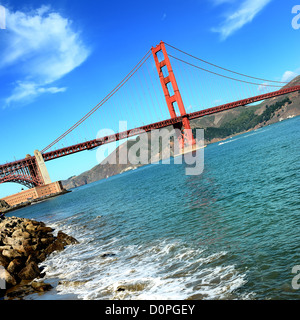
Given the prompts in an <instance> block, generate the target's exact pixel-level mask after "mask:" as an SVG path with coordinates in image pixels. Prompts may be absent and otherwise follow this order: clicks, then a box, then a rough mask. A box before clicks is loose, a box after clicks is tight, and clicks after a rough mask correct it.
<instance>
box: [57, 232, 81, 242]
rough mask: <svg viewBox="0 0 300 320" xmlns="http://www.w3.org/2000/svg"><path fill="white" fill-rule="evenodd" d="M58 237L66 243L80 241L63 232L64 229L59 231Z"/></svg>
mask: <svg viewBox="0 0 300 320" xmlns="http://www.w3.org/2000/svg"><path fill="white" fill-rule="evenodd" d="M57 239H58V240H60V241H61V242H62V243H63V244H64V245H70V244H76V243H78V241H77V240H76V239H75V238H73V237H71V236H68V235H67V234H65V233H63V232H62V231H58V233H57Z"/></svg>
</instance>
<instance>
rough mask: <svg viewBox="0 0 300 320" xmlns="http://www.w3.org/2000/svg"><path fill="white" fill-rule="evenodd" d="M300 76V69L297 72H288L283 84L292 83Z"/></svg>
mask: <svg viewBox="0 0 300 320" xmlns="http://www.w3.org/2000/svg"><path fill="white" fill-rule="evenodd" d="M299 74H300V68H299V69H297V70H295V71H286V72H285V73H284V74H283V75H282V78H281V81H283V82H289V81H292V80H293V79H294V78H296V77H297V76H299Z"/></svg>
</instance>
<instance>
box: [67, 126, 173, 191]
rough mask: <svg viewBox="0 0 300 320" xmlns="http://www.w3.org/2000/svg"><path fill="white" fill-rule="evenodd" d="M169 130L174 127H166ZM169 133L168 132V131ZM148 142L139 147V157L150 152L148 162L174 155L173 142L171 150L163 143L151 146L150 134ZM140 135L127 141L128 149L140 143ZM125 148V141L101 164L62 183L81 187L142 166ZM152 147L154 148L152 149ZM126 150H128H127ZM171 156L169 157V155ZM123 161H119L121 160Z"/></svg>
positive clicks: (68, 186) (147, 137)
mask: <svg viewBox="0 0 300 320" xmlns="http://www.w3.org/2000/svg"><path fill="white" fill-rule="evenodd" d="M166 129H168V130H170V129H172V128H170V127H169V128H166ZM166 133H167V132H166ZM164 136H165V135H164V134H163V135H162V137H164ZM146 139H147V141H146V143H140V144H139V149H140V151H139V152H137V156H138V157H139V156H140V154H139V153H142V154H148V157H147V161H148V163H150V162H152V163H154V162H157V161H159V160H162V159H164V158H167V155H169V154H171V156H173V150H172V145H173V143H172V142H171V144H170V145H171V151H170V150H169V149H168V148H164V149H162V145H159V146H158V150H154V148H153V146H151V136H150V134H147V135H146ZM139 140H140V137H137V138H136V140H135V139H134V140H128V141H127V150H131V148H132V147H133V146H134V145H135V144H136V143H139ZM124 148H126V144H125V143H123V144H122V145H120V146H119V147H118V148H117V149H116V150H115V151H114V152H112V153H111V154H110V155H109V156H108V157H107V158H105V159H104V160H103V161H102V162H101V163H100V164H98V165H96V166H95V167H94V168H92V169H91V170H88V171H86V172H83V173H82V174H80V175H78V176H73V177H70V178H69V179H67V180H64V181H62V184H63V186H64V188H65V189H72V188H75V187H79V186H82V185H85V184H88V183H92V182H95V181H98V180H102V179H106V178H108V177H112V176H114V175H117V174H121V173H123V172H126V171H129V170H134V169H136V168H139V167H141V166H142V165H141V164H134V165H133V164H131V163H130V161H129V160H128V156H127V153H128V152H124V153H122V151H124ZM151 148H152V149H151ZM125 151H126V150H125ZM122 154H126V158H125V159H124V158H123V157H122ZM168 158H169V157H168ZM120 159H121V160H122V161H119V160H120ZM120 162H121V163H126V164H120ZM111 163H116V164H111Z"/></svg>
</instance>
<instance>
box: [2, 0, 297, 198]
mask: <svg viewBox="0 0 300 320" xmlns="http://www.w3.org/2000/svg"><path fill="white" fill-rule="evenodd" d="M0 4H1V5H2V6H3V7H4V8H5V27H6V28H5V29H0V112H1V127H0V132H1V137H2V139H1V154H0V163H5V162H10V161H13V160H15V159H21V158H24V156H25V155H26V154H28V153H29V154H33V151H34V150H35V149H39V150H41V149H43V148H44V147H46V146H47V145H48V144H49V143H50V142H52V141H53V140H54V139H56V138H57V137H58V136H59V135H60V134H62V133H63V132H64V131H65V130H67V129H68V128H69V127H71V126H72V125H73V124H74V123H75V122H76V121H78V120H79V119H80V118H81V117H82V116H83V115H85V114H86V113H87V112H89V110H90V109H91V108H93V107H94V106H95V105H97V103H98V102H99V101H101V100H102V99H103V98H104V97H105V96H106V94H107V93H108V92H109V91H110V90H112V89H113V88H114V86H115V85H117V84H118V83H119V82H120V81H121V80H122V78H123V77H124V76H125V75H126V74H127V73H128V72H129V71H130V70H131V69H132V67H133V66H134V65H135V64H136V63H137V62H138V61H139V60H140V59H141V58H142V57H143V56H144V54H145V53H146V52H147V51H148V50H149V49H150V48H151V46H155V45H156V44H158V43H159V42H160V40H163V41H166V42H168V43H170V44H172V45H174V46H176V47H178V48H180V49H183V50H185V51H187V52H189V53H191V54H194V55H196V56H198V57H200V58H203V59H206V60H208V61H211V62H213V63H216V64H218V65H221V66H224V67H226V68H231V69H233V70H238V71H240V72H243V73H246V74H251V75H254V76H258V77H264V78H267V79H271V80H278V81H288V80H291V79H292V78H293V77H294V76H296V75H297V74H299V72H300V58H299V46H300V45H299V44H300V41H299V38H300V29H298V30H295V29H294V28H292V19H293V18H294V17H295V14H292V8H293V7H294V6H295V5H296V4H297V3H295V2H294V1H289V0H288V1H279V0H251V1H250V0H242V1H241V0H240V1H238V0H185V1H179V0H172V1H171V0H160V1H157V0H153V1H102V0H101V1H91V0H86V1H81V0H78V1H70V0H63V1H44V2H41V1H30V0H22V1H1V0H0ZM299 24H300V19H299ZM0 27H1V23H0ZM111 112H112V111H111ZM114 112H118V111H117V110H116V111H114ZM124 112H126V111H124ZM93 121H94V124H95V123H96V127H97V123H98V122H97V121H98V120H97V119H94V120H93ZM99 123H100V122H99ZM101 126H102V124H101V125H99V127H97V129H98V130H99V129H102V127H101ZM91 130H92V129H91ZM96 134H97V130H96V131H95V137H94V138H96ZM70 142H72V140H70ZM66 143H67V142H66ZM96 164H97V159H96V151H94V152H82V153H79V154H77V155H73V156H69V157H66V158H62V159H58V160H55V161H50V162H47V167H48V170H49V172H50V176H51V178H52V180H53V181H55V180H62V179H66V178H68V177H70V176H72V175H75V174H79V173H81V172H83V171H85V170H88V169H90V168H91V167H93V166H94V165H96ZM21 187H22V186H20V185H17V184H10V183H6V184H2V185H0V196H6V195H8V194H11V193H13V192H17V191H19V190H20V189H21Z"/></svg>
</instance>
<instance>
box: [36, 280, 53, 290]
mask: <svg viewBox="0 0 300 320" xmlns="http://www.w3.org/2000/svg"><path fill="white" fill-rule="evenodd" d="M31 287H32V288H33V289H34V290H35V291H38V292H46V291H49V290H51V289H52V288H53V287H52V286H51V284H49V283H44V282H36V281H33V282H32V283H31Z"/></svg>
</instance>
